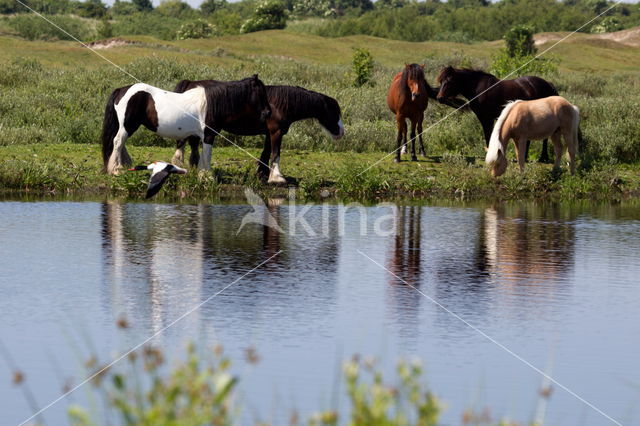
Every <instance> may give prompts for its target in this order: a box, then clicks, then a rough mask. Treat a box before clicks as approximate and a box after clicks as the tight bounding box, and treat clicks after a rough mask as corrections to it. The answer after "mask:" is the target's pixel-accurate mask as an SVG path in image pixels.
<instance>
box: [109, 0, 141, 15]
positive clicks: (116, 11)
mask: <svg viewBox="0 0 640 426" xmlns="http://www.w3.org/2000/svg"><path fill="white" fill-rule="evenodd" d="M138 11H139V10H138V8H137V7H136V5H135V4H133V3H130V2H128V1H121V0H116V2H115V3H114V4H113V6H111V7H110V8H109V13H110V14H111V15H113V16H116V15H131V14H134V13H136V12H138Z"/></svg>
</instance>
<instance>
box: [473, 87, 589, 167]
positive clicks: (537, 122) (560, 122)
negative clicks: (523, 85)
mask: <svg viewBox="0 0 640 426" xmlns="http://www.w3.org/2000/svg"><path fill="white" fill-rule="evenodd" d="M579 125H580V110H579V109H578V107H576V106H574V105H572V104H570V103H569V102H568V101H567V100H566V99H565V98H563V97H561V96H550V97H548V98H542V99H536V100H533V101H520V100H517V101H513V102H509V103H508V104H507V106H506V107H505V108H504V109H503V110H502V113H501V114H500V116H499V117H498V121H497V122H496V125H495V127H494V128H493V132H492V133H491V139H490V142H489V149H488V151H487V157H486V159H485V162H486V163H487V166H489V167H490V168H491V174H492V175H493V176H494V177H497V176H500V175H502V174H503V173H504V172H505V171H506V170H507V157H506V153H507V144H508V143H509V140H510V139H513V140H514V142H515V145H516V155H517V157H518V164H519V165H520V171H521V172H522V171H524V165H525V159H524V154H525V150H526V145H527V141H528V140H531V139H543V138H548V137H551V140H552V141H553V147H554V149H555V153H556V161H555V165H554V167H560V159H561V158H562V154H563V152H564V147H563V146H562V142H561V137H564V142H565V145H566V146H567V148H568V151H569V167H570V169H571V174H573V173H574V172H575V157H576V154H577V152H578V127H579Z"/></svg>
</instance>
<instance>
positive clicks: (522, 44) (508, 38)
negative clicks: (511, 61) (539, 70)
mask: <svg viewBox="0 0 640 426" xmlns="http://www.w3.org/2000/svg"><path fill="white" fill-rule="evenodd" d="M504 41H505V45H506V52H507V55H509V56H510V57H512V58H515V57H522V56H532V55H535V54H536V53H537V52H538V49H536V46H535V43H534V41H533V29H532V28H531V27H528V26H526V25H517V26H515V27H513V28H511V29H510V30H509V31H507V32H506V34H505V35H504Z"/></svg>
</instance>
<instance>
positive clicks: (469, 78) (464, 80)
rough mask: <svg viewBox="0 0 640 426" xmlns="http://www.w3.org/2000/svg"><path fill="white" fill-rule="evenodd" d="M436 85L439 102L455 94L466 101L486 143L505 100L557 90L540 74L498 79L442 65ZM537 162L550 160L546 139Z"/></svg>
mask: <svg viewBox="0 0 640 426" xmlns="http://www.w3.org/2000/svg"><path fill="white" fill-rule="evenodd" d="M438 84H440V91H439V93H438V96H437V98H438V101H441V102H442V101H445V100H446V99H449V98H452V97H454V96H458V95H462V96H464V97H465V98H467V99H468V100H469V106H470V108H471V111H473V112H474V114H475V115H476V117H478V120H480V124H481V125H482V130H483V131H484V139H485V142H486V144H487V146H489V140H490V139H491V131H492V129H493V123H494V122H495V120H496V119H497V118H498V116H499V115H500V112H501V111H502V109H503V107H504V106H505V105H506V104H507V102H509V101H515V100H516V99H522V100H525V101H529V100H532V99H540V98H546V97H547V96H558V91H557V90H556V88H555V87H554V86H553V84H551V83H549V82H548V81H546V80H544V79H542V78H540V77H534V76H527V77H519V78H515V79H513V80H502V81H501V80H499V79H498V77H496V76H494V75H492V74H489V73H486V72H484V71H480V70H473V69H466V68H465V69H457V68H453V67H446V68H443V69H442V71H440V75H438ZM527 146H528V145H527ZM539 161H540V162H548V161H549V156H548V154H547V140H546V139H545V140H544V142H543V144H542V153H541V154H540V160H539Z"/></svg>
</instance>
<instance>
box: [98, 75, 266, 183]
mask: <svg viewBox="0 0 640 426" xmlns="http://www.w3.org/2000/svg"><path fill="white" fill-rule="evenodd" d="M247 110H249V111H252V112H253V113H254V114H255V115H256V116H257V117H260V119H261V120H262V121H264V120H266V119H267V118H268V117H269V116H270V115H271V108H270V107H269V102H267V93H266V90H265V87H264V84H263V83H262V81H260V80H259V79H258V76H257V75H254V76H253V77H249V78H245V79H244V80H240V81H235V82H227V83H225V84H223V85H219V86H216V87H196V88H194V89H192V90H189V91H186V92H184V93H173V92H168V91H166V90H163V89H159V88H157V87H153V86H150V85H148V84H144V83H137V84H134V85H132V86H126V87H121V88H119V89H116V90H114V91H113V92H112V93H111V96H110V97H109V101H108V102H107V107H106V110H105V113H104V124H103V128H102V158H103V161H104V168H105V171H106V172H108V173H111V174H116V173H117V172H118V170H119V169H120V168H122V167H123V166H129V165H130V164H131V157H129V154H128V153H127V150H126V148H125V146H124V143H125V141H126V140H127V138H128V137H129V136H131V135H132V134H133V133H134V132H135V131H136V130H138V128H139V127H140V125H143V126H145V127H146V128H147V129H149V130H151V131H152V132H155V133H157V134H158V135H160V136H162V137H167V138H172V139H184V138H187V137H190V136H194V137H197V138H198V141H200V140H202V141H203V143H204V145H203V151H204V153H205V155H204V159H203V160H201V161H200V164H199V166H200V168H201V169H206V170H208V169H209V168H210V167H211V147H212V145H213V142H214V139H215V137H216V135H217V134H218V133H219V132H220V130H221V129H222V127H223V126H224V124H225V123H226V122H227V120H229V119H230V117H234V116H236V115H238V114H239V113H241V112H245V111H247Z"/></svg>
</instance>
